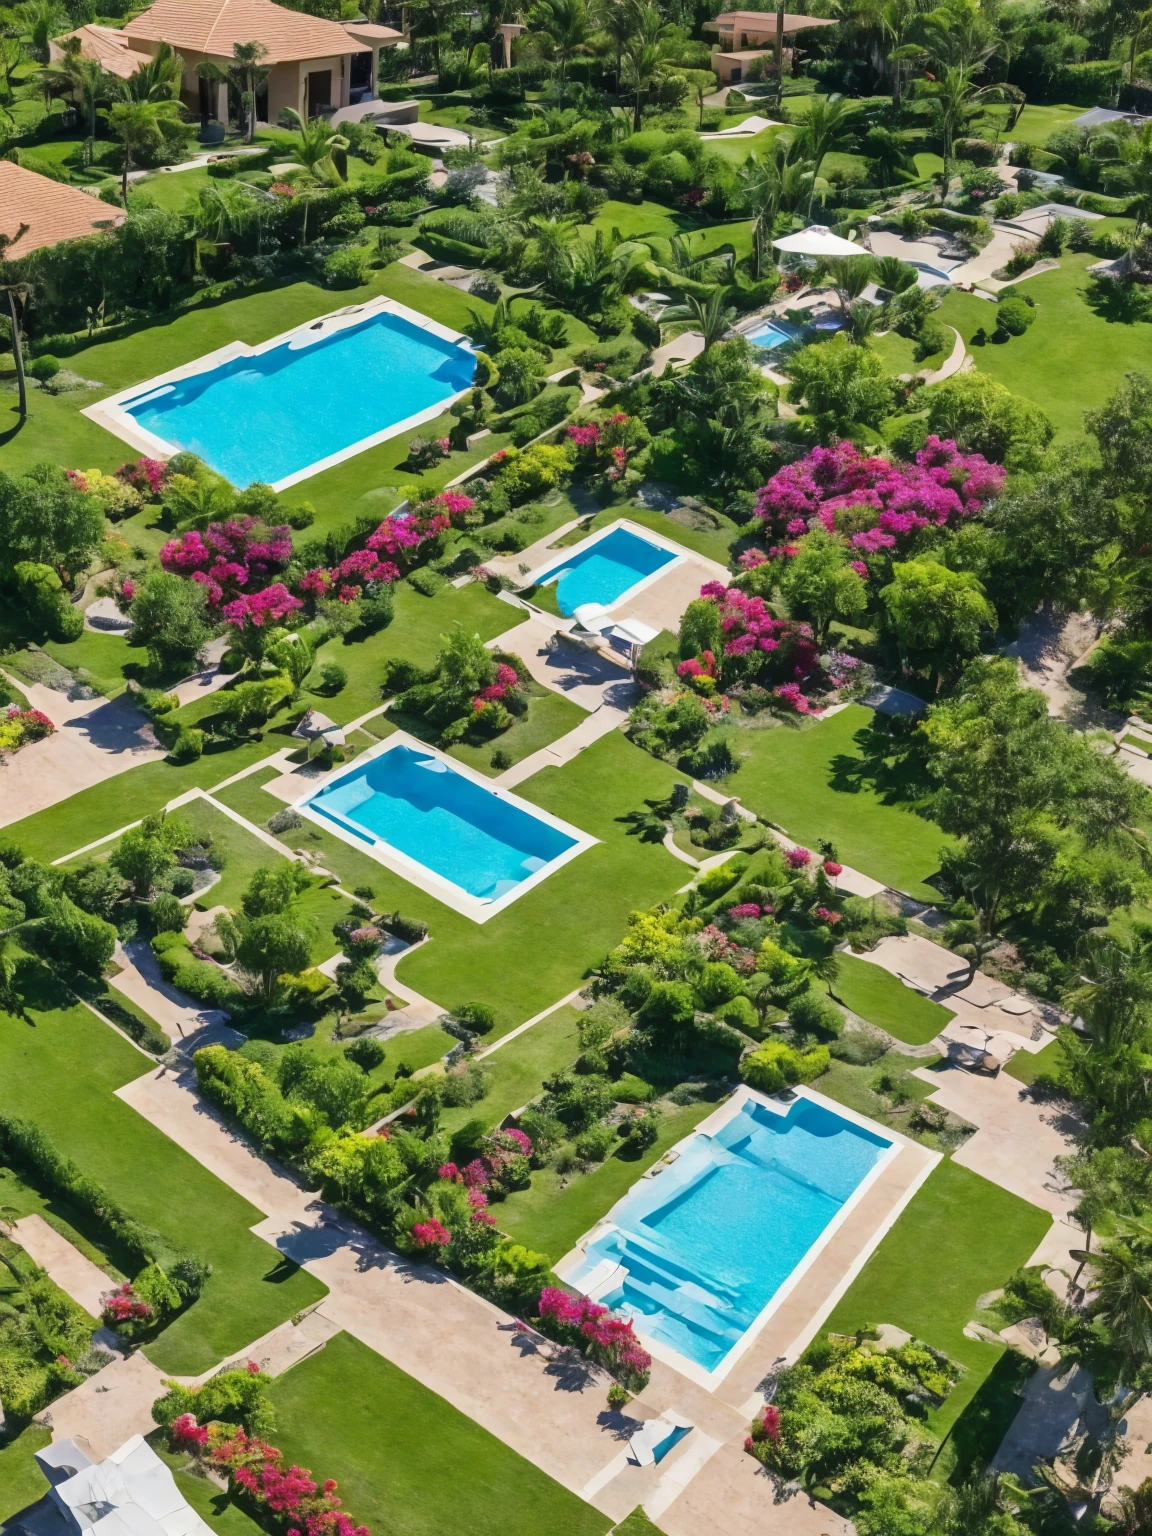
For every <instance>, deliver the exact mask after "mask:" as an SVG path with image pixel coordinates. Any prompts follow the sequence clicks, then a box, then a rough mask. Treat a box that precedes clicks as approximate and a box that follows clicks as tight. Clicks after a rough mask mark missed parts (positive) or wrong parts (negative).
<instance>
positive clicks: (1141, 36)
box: [1128, 9, 1152, 85]
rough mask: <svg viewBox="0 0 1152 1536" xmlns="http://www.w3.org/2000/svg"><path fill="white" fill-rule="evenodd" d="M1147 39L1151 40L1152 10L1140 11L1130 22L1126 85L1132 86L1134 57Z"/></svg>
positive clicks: (1134, 71) (1134, 65)
mask: <svg viewBox="0 0 1152 1536" xmlns="http://www.w3.org/2000/svg"><path fill="white" fill-rule="evenodd" d="M1147 38H1152V9H1149V10H1147V11H1141V13H1140V15H1139V16H1136V17H1135V18H1134V19H1133V21H1132V36H1131V38H1130V39H1129V42H1128V84H1129V85H1131V84H1132V80H1133V77H1134V76H1135V73H1136V55H1137V54H1138V53H1139V52H1140V45H1141V43H1143V42H1144V41H1145V39H1147Z"/></svg>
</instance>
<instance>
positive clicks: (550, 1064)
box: [441, 1007, 580, 1134]
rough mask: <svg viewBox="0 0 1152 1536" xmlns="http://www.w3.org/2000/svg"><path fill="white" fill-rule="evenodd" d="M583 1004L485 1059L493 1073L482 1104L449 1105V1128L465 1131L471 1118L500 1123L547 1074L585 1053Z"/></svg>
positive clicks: (443, 1121)
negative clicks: (581, 1022) (581, 1023)
mask: <svg viewBox="0 0 1152 1536" xmlns="http://www.w3.org/2000/svg"><path fill="white" fill-rule="evenodd" d="M579 1019H580V1011H579V1009H577V1008H570V1007H565V1008H557V1010H556V1012H555V1013H550V1014H549V1015H548V1017H547V1018H546V1019H541V1020H540V1022H539V1024H533V1026H532V1028H531V1029H529V1030H526V1031H525V1032H524V1034H522V1035H517V1037H516V1039H515V1040H510V1041H509V1042H508V1044H507V1045H505V1046H502V1047H501V1049H500V1050H498V1051H496V1052H495V1053H494V1054H493V1055H491V1056H489V1057H488V1058H487V1060H486V1061H485V1062H484V1063H483V1066H484V1069H485V1072H486V1073H487V1075H488V1092H487V1093H486V1094H485V1095H484V1097H483V1098H482V1099H481V1100H480V1102H479V1103H478V1104H472V1105H470V1106H468V1107H467V1108H464V1109H446V1110H445V1111H444V1113H443V1116H442V1118H441V1124H442V1125H443V1127H444V1129H445V1130H446V1131H448V1132H449V1134H451V1132H453V1131H456V1130H459V1128H460V1127H461V1126H462V1125H464V1124H465V1123H466V1122H467V1121H468V1120H473V1119H480V1120H486V1121H487V1122H488V1124H489V1125H499V1123H500V1121H501V1120H503V1118H504V1116H505V1115H508V1114H511V1112H512V1111H513V1110H514V1109H519V1108H520V1107H521V1106H522V1105H524V1104H527V1102H528V1100H529V1099H532V1098H535V1096H536V1095H537V1094H538V1093H539V1092H540V1085H541V1084H542V1083H543V1081H544V1079H545V1078H546V1077H551V1076H552V1074H553V1073H554V1072H560V1071H562V1070H563V1069H564V1068H565V1067H567V1066H569V1065H571V1063H572V1062H573V1061H574V1060H575V1059H576V1057H577V1056H578V1055H579V1053H580V1041H579V1038H578V1036H577V1033H576V1026H577V1023H578V1022H579Z"/></svg>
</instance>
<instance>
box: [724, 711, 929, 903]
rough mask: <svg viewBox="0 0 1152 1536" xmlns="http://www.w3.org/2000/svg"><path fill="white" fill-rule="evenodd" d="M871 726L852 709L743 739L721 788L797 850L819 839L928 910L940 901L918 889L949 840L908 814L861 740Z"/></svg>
mask: <svg viewBox="0 0 1152 1536" xmlns="http://www.w3.org/2000/svg"><path fill="white" fill-rule="evenodd" d="M873 719H874V716H873V713H872V711H871V710H869V709H865V708H864V707H863V706H862V705H859V704H853V705H851V706H850V707H849V708H848V709H845V710H841V712H840V713H839V714H838V715H833V716H832V718H831V719H830V720H822V721H819V722H817V723H816V724H814V725H811V726H805V727H800V728H798V729H797V728H794V727H790V726H785V727H781V728H779V729H776V730H762V731H760V730H747V731H741V732H740V734H739V736H738V737H737V747H738V750H739V751H741V752H743V753H746V754H747V757H746V760H745V761H744V762H743V763H742V765H741V767H740V769H739V770H738V772H736V773H734V774H732V775H731V776H730V777H729V778H727V779H724V780H722V781H721V784H720V786H719V787H721V788H723V789H724V790H725V792H726V793H729V794H734V795H739V796H740V798H741V799H742V800H743V802H744V804H745V805H746V806H748V808H749V809H750V810H754V811H756V812H757V813H758V814H759V815H761V816H763V817H764V818H765V819H766V820H769V821H773V822H776V823H777V824H778V825H780V826H782V827H783V829H784V831H785V832H786V833H787V834H788V836H789V837H793V838H795V839H796V840H797V841H798V842H801V843H806V844H807V845H808V846H809V847H813V848H814V847H816V845H817V843H818V842H819V840H820V839H821V838H826V839H828V840H829V841H831V842H832V843H834V844H835V846H836V853H837V857H838V858H839V859H840V861H841V862H842V863H844V864H849V865H851V866H852V868H854V869H858V870H861V871H862V872H863V873H864V874H866V875H871V876H872V878H873V879H874V880H882V881H884V883H885V884H886V885H891V886H894V887H895V888H896V889H897V890H901V891H906V892H907V893H908V895H910V896H916V897H919V898H920V899H921V900H926V901H932V900H934V899H935V897H936V894H937V893H936V892H934V891H933V890H932V888H931V887H930V886H926V885H925V884H924V881H925V880H926V878H927V877H928V876H929V875H931V874H933V873H934V872H935V870H936V869H937V868H938V867H939V859H940V850H941V849H942V848H943V847H944V846H946V844H947V842H948V839H947V837H946V836H945V834H944V833H943V832H941V830H940V829H939V827H937V826H936V825H935V824H934V823H933V822H931V821H928V820H927V819H926V818H924V817H922V816H918V815H916V814H915V812H914V811H912V810H910V809H909V808H908V805H907V803H906V802H905V801H904V796H905V795H906V794H907V792H908V786H907V785H906V783H905V782H904V780H903V778H902V775H901V773H900V770H899V768H898V767H897V768H893V767H892V766H891V764H890V763H889V762H888V761H886V760H884V761H877V760H876V759H875V758H873V757H872V756H871V755H870V754H871V753H872V752H873V751H874V750H881V748H878V747H876V744H875V743H873V742H870V741H869V740H868V737H867V734H864V733H868V732H869V731H870V728H871V726H872V723H873Z"/></svg>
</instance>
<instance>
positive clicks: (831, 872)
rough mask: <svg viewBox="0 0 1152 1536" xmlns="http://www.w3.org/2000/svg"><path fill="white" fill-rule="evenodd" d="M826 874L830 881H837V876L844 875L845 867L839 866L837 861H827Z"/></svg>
mask: <svg viewBox="0 0 1152 1536" xmlns="http://www.w3.org/2000/svg"><path fill="white" fill-rule="evenodd" d="M824 873H825V874H826V875H827V876H828V878H829V880H835V878H836V876H837V875H842V874H843V873H844V866H843V864H837V862H836V860H835V859H825V860H824Z"/></svg>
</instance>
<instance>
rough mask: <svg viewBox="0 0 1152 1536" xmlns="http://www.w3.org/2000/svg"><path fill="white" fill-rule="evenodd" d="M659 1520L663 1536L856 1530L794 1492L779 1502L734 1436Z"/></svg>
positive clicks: (813, 1534)
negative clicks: (706, 1533) (664, 1534)
mask: <svg viewBox="0 0 1152 1536" xmlns="http://www.w3.org/2000/svg"><path fill="white" fill-rule="evenodd" d="M688 1438H689V1439H691V1438H692V1437H691V1436H689V1437H688ZM658 1518H659V1522H660V1529H661V1530H662V1531H665V1532H667V1536H704V1533H705V1532H708V1533H712V1536H852V1533H853V1532H854V1531H855V1529H856V1527H855V1526H854V1525H853V1524H852V1522H851V1521H850V1520H845V1519H844V1517H843V1516H842V1515H838V1514H836V1513H835V1511H833V1510H831V1509H829V1508H828V1506H827V1505H826V1504H820V1503H818V1502H817V1501H816V1500H815V1499H812V1498H810V1497H809V1496H808V1495H807V1494H806V1493H801V1492H800V1491H799V1490H796V1491H795V1492H791V1491H790V1496H789V1497H787V1498H785V1499H784V1500H783V1501H782V1502H779V1503H778V1502H777V1501H776V1497H775V1485H774V1484H773V1482H772V1479H771V1478H770V1477H769V1476H768V1474H767V1473H766V1472H765V1471H764V1469H763V1468H762V1467H761V1466H760V1465H759V1464H758V1463H757V1462H755V1461H753V1459H752V1457H751V1456H749V1455H748V1454H747V1453H746V1452H745V1450H744V1445H743V1440H742V1439H741V1438H739V1437H737V1438H735V1439H733V1440H730V1441H729V1442H728V1444H727V1445H725V1446H724V1447H723V1448H722V1449H721V1450H720V1451H719V1452H718V1453H717V1454H716V1455H715V1456H714V1457H713V1458H712V1459H711V1460H710V1461H709V1462H708V1465H707V1466H706V1467H704V1468H703V1470H702V1471H701V1472H699V1473H698V1474H697V1475H696V1477H695V1478H694V1479H693V1480H692V1482H691V1483H689V1485H688V1487H687V1488H686V1489H685V1490H684V1492H683V1493H681V1494H680V1497H679V1498H678V1499H676V1500H675V1502H674V1503H672V1504H671V1505H670V1506H669V1507H667V1508H666V1509H664V1510H663V1511H662V1512H661V1514H660V1515H659V1517H658Z"/></svg>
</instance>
